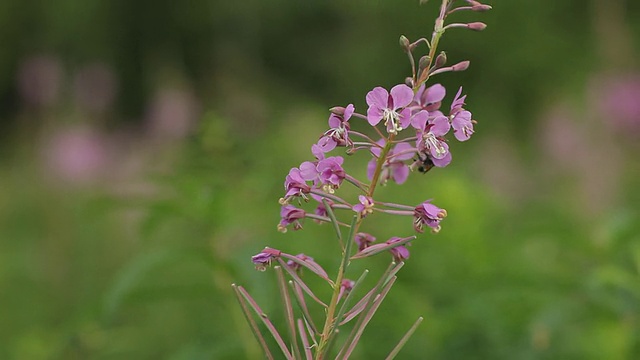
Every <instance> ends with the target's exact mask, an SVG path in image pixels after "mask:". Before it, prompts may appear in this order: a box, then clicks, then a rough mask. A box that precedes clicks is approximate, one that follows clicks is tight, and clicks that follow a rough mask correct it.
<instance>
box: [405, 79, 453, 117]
mask: <svg viewBox="0 0 640 360" xmlns="http://www.w3.org/2000/svg"><path fill="white" fill-rule="evenodd" d="M446 94H447V90H446V89H445V88H444V86H442V85H440V84H434V85H431V86H429V87H426V85H425V84H422V85H420V88H419V89H418V91H417V92H416V95H415V97H414V99H413V102H414V106H415V108H417V109H416V111H419V110H426V111H428V112H430V113H431V112H434V111H436V110H438V109H440V105H441V104H442V99H444V96H445V95H446Z"/></svg>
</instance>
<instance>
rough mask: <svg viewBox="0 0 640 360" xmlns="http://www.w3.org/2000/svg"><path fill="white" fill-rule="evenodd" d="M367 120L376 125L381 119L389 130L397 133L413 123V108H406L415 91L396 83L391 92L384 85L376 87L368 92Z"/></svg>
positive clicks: (391, 132)
mask: <svg viewBox="0 0 640 360" xmlns="http://www.w3.org/2000/svg"><path fill="white" fill-rule="evenodd" d="M366 99H367V104H368V105H369V109H367V120H368V121H369V124H371V126H376V125H378V123H379V122H380V121H381V120H384V125H385V126H386V127H387V132H388V133H390V134H397V133H398V131H401V130H402V129H404V128H406V127H407V126H409V124H410V123H411V118H410V117H411V110H410V109H409V108H406V106H407V105H409V104H410V103H411V101H412V100H413V91H412V90H411V88H410V87H408V86H407V85H404V84H400V85H396V86H394V87H393V88H392V89H391V94H389V92H387V90H385V89H384V88H382V87H376V88H374V89H373V90H371V91H369V93H368V94H367V97H366Z"/></svg>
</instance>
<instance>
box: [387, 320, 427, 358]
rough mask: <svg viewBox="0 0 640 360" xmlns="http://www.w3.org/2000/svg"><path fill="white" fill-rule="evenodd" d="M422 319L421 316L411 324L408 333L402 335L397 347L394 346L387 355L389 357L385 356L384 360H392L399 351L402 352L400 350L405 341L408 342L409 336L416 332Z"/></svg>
mask: <svg viewBox="0 0 640 360" xmlns="http://www.w3.org/2000/svg"><path fill="white" fill-rule="evenodd" d="M422 320H423V318H422V316H421V317H419V318H418V320H416V322H414V323H413V325H412V326H411V328H410V329H409V331H407V333H406V334H404V336H403V337H402V339H400V342H398V345H396V346H395V347H394V348H393V350H391V352H390V353H389V355H388V356H387V358H386V360H392V359H394V358H395V357H396V355H398V353H399V352H400V350H402V348H403V347H404V345H405V344H406V343H407V341H408V340H409V338H410V337H411V335H413V333H414V332H415V331H416V329H417V328H418V325H420V323H421V322H422Z"/></svg>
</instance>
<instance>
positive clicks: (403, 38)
mask: <svg viewBox="0 0 640 360" xmlns="http://www.w3.org/2000/svg"><path fill="white" fill-rule="evenodd" d="M410 44H411V43H410V42H409V39H407V37H406V36H404V35H401V36H400V46H401V47H402V50H404V52H409V51H411V49H410V47H411V46H410Z"/></svg>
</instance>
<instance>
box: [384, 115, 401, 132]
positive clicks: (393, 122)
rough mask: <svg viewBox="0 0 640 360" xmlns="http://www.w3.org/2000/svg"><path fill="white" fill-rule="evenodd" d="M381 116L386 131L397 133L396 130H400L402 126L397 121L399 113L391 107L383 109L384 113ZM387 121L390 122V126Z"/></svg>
mask: <svg viewBox="0 0 640 360" xmlns="http://www.w3.org/2000/svg"><path fill="white" fill-rule="evenodd" d="M382 118H383V119H384V125H385V126H386V127H387V129H388V130H387V131H388V132H389V133H390V134H394V135H395V134H397V133H398V131H402V126H400V124H399V123H398V120H399V118H400V114H398V113H397V112H395V111H394V110H391V109H384V113H383V114H382ZM389 122H391V126H389Z"/></svg>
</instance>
